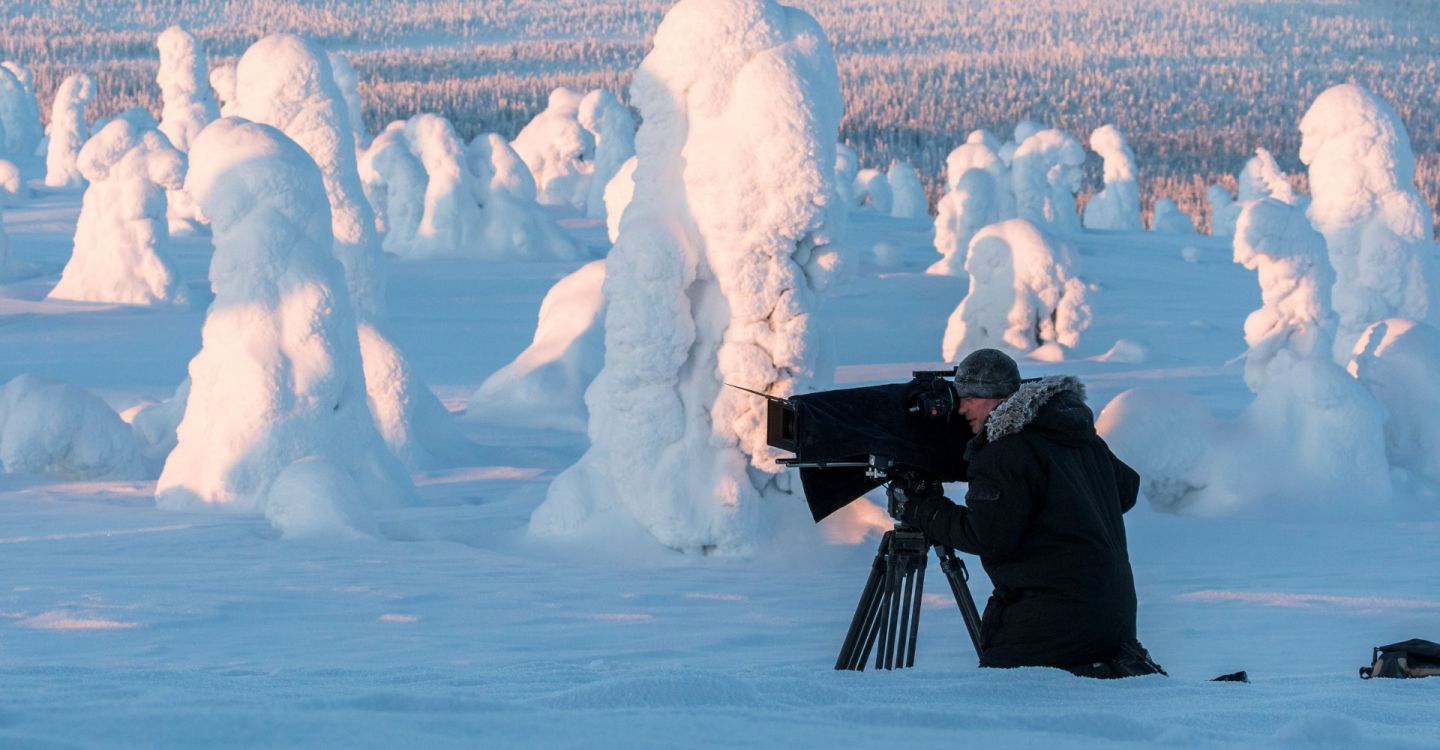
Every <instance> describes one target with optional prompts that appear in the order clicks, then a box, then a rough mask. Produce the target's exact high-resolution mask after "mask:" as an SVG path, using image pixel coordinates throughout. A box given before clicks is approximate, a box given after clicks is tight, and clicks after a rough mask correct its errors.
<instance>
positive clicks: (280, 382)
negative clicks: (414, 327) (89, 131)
mask: <svg viewBox="0 0 1440 750" xmlns="http://www.w3.org/2000/svg"><path fill="white" fill-rule="evenodd" d="M245 67H246V66H245V64H244V62H243V61H242V64H241V80H242V86H243V84H244V80H245ZM346 133H347V135H348V131H346ZM186 189H187V190H188V191H189V192H190V193H191V195H193V196H195V198H196V200H198V201H199V202H200V206H201V209H202V211H203V212H204V214H205V216H206V217H208V218H209V219H210V222H211V227H212V229H213V231H214V244H215V254H214V256H213V257H212V259H211V263H210V280H211V284H212V286H213V289H214V292H215V300H214V302H213V303H212V304H211V306H210V311H209V314H208V315H207V316H206V319H205V326H204V329H203V331H202V341H203V344H202V348H201V350H200V352H199V354H197V355H195V358H194V359H193V360H191V361H190V380H191V387H190V394H189V398H188V399H187V403H186V406H185V417H184V419H183V421H181V423H180V426H179V428H178V430H177V444H176V446H175V449H174V450H173V451H172V452H171V453H170V455H169V457H168V458H167V460H166V461H165V468H164V470H163V471H162V472H161V476H160V481H159V483H158V485H157V489H156V502H157V503H158V504H159V505H160V506H162V507H166V508H178V509H185V508H199V507H206V506H216V507H224V508H227V509H230V510H233V511H237V512H247V513H261V512H263V511H264V509H265V504H266V501H267V493H268V492H269V490H270V487H271V484H272V483H274V482H275V480H276V479H277V477H279V476H280V475H281V473H282V472H283V471H285V470H286V468H287V467H289V466H290V465H291V464H293V463H295V462H296V461H298V460H300V459H302V458H306V457H310V456H318V457H322V458H324V459H326V460H327V461H329V462H331V463H332V464H333V465H334V466H336V467H339V469H340V470H341V471H343V472H345V473H346V474H347V475H348V476H349V477H350V478H351V480H352V481H353V483H354V486H355V487H356V488H357V489H356V492H357V494H356V497H357V498H358V502H361V503H362V504H363V505H364V506H366V507H372V508H373V507H379V506H384V505H394V504H397V503H400V502H404V501H407V500H409V499H410V497H411V488H410V480H409V477H408V475H407V474H406V473H405V471H404V468H403V467H402V466H401V465H400V462H399V461H397V460H396V459H395V456H394V455H393V454H391V452H390V451H389V449H388V448H387V447H386V445H385V443H384V441H383V440H381V438H380V435H379V434H378V433H377V432H376V429H375V421H374V419H373V418H372V416H371V414H370V409H369V408H368V406H367V403H366V397H365V393H366V391H365V374H364V371H363V370H362V366H361V360H360V343H359V341H358V340H357V335H356V322H355V318H354V312H353V311H352V308H351V306H350V301H349V299H348V297H347V295H346V291H345V284H344V276H343V270H342V269H341V267H340V265H339V264H338V263H337V262H336V261H335V258H334V256H332V255H331V254H330V247H331V235H330V223H331V222H330V211H329V200H328V197H327V195H326V190H325V183H324V180H323V177H322V176H321V173H320V172H319V170H318V169H317V168H316V166H315V163H314V161H312V160H311V158H310V157H309V155H308V154H306V152H305V151H304V150H303V149H302V148H301V147H300V146H299V145H297V144H296V143H295V142H294V141H291V140H290V139H289V138H286V137H285V135H284V134H283V133H281V132H279V131H278V130H276V129H274V128H271V127H269V126H266V125H260V124H256V123H251V122H247V121H245V120H241V119H238V118H225V119H221V120H217V121H216V122H214V123H212V124H211V125H209V126H208V127H206V128H205V130H203V131H201V133H200V135H199V136H198V137H197V138H196V139H195V142H194V143H193V144H192V148H191V168H190V173H189V175H188V177H187V180H186Z"/></svg>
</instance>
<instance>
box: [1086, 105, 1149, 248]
mask: <svg viewBox="0 0 1440 750" xmlns="http://www.w3.org/2000/svg"><path fill="white" fill-rule="evenodd" d="M1090 149H1091V150H1093V151H1094V152H1095V153H1097V154H1099V155H1100V158H1101V159H1103V160H1104V162H1105V188H1104V189H1103V190H1101V191H1100V192H1099V193H1096V194H1095V195H1094V197H1092V198H1091V199H1090V202H1088V203H1086V204H1085V222H1084V223H1085V228H1086V229H1116V230H1128V231H1134V230H1137V229H1139V228H1140V184H1139V182H1138V181H1137V175H1138V174H1139V172H1138V170H1137V169H1136V168H1135V152H1134V151H1131V150H1130V145H1129V144H1127V143H1126V142H1125V136H1124V135H1121V133H1120V131H1119V130H1118V129H1117V128H1116V127H1115V126H1114V125H1102V126H1101V127H1099V128H1097V129H1096V130H1095V132H1093V133H1091V134H1090Z"/></svg>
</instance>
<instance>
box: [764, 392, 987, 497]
mask: <svg viewBox="0 0 1440 750" xmlns="http://www.w3.org/2000/svg"><path fill="white" fill-rule="evenodd" d="M953 375H954V372H953V371H951V370H923V371H918V372H916V373H914V378H913V379H912V380H910V381H909V382H908V383H894V384H887V385H877V386H868V387H862V388H843V389H837V390H831V391H819V392H816V393H806V394H802V395H798V396H792V397H790V398H788V399H781V398H775V397H767V398H768V399H769V407H768V412H767V414H766V428H767V429H766V442H767V443H769V444H770V446H771V447H774V448H777V449H779V450H783V451H788V452H790V453H793V454H795V455H794V457H793V458H785V459H780V463H781V464H782V465H784V466H789V467H794V468H798V469H799V470H800V483H801V486H802V488H803V489H804V492H805V500H806V502H807V503H808V504H809V506H810V513H811V515H812V516H813V517H814V519H815V520H816V521H817V522H818V521H820V520H821V519H824V518H825V517H826V516H829V515H830V514H831V513H834V512H835V511H837V510H839V509H840V508H842V507H844V506H846V505H848V504H849V503H851V502H852V501H854V500H856V499H857V498H859V497H860V496H861V495H864V494H865V493H866V492H869V491H870V490H872V489H874V488H875V487H878V486H880V485H881V484H885V483H887V482H892V481H903V482H905V483H906V484H907V486H909V485H911V484H912V483H927V484H928V483H935V484H938V483H941V482H955V481H963V480H964V479H965V478H966V477H965V475H966V472H967V471H968V466H967V464H966V461H965V458H964V456H965V444H966V443H968V442H970V439H971V438H973V437H974V434H973V433H972V432H971V431H970V427H969V425H968V424H967V423H966V422H965V420H963V419H959V418H957V417H956V415H955V409H956V406H957V405H958V403H959V399H958V398H956V396H955V389H954V385H953V383H952V382H951V381H950V380H948V379H947V378H949V377H951V376H953Z"/></svg>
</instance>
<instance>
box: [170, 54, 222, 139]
mask: <svg viewBox="0 0 1440 750" xmlns="http://www.w3.org/2000/svg"><path fill="white" fill-rule="evenodd" d="M155 46H156V47H159V49H160V68H159V71H158V72H157V73H156V74H155V83H157V84H159V85H160V96H161V98H162V100H163V101H164V103H165V106H164V108H163V109H162V110H161V112H160V132H162V133H164V134H165V137H166V138H169V139H170V145H172V146H174V147H175V148H176V149H177V150H179V151H181V152H185V151H189V150H190V141H191V140H193V139H194V138H195V136H196V135H197V134H198V133H199V132H200V130H201V129H203V128H204V127H205V126H206V125H208V124H210V122H211V121H212V120H214V119H215V118H217V117H219V116H220V107H219V106H218V105H217V104H216V103H215V97H214V95H213V94H211V93H210V84H209V81H208V79H207V76H206V73H205V48H204V47H202V46H201V44H200V41H199V40H198V39H196V38H195V36H194V35H193V34H191V33H190V32H188V31H186V30H184V29H182V28H180V27H179V26H171V27H170V28H168V29H166V30H165V31H163V32H161V33H160V37H159V38H158V39H157V40H156V42H155Z"/></svg>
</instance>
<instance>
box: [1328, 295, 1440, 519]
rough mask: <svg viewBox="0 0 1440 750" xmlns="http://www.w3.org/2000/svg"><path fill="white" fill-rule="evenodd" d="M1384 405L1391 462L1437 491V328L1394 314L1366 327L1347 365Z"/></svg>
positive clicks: (1439, 399) (1439, 423) (1439, 344)
mask: <svg viewBox="0 0 1440 750" xmlns="http://www.w3.org/2000/svg"><path fill="white" fill-rule="evenodd" d="M1348 369H1349V371H1350V374H1351V375H1353V376H1355V378H1356V379H1357V380H1359V381H1360V383H1361V384H1363V385H1364V386H1365V388H1366V389H1368V390H1369V391H1370V392H1371V393H1373V394H1374V395H1375V397H1376V398H1378V399H1379V400H1380V402H1381V403H1382V404H1384V405H1385V411H1386V412H1387V414H1388V415H1389V418H1388V419H1386V420H1385V453H1386V455H1387V456H1388V457H1389V459H1390V464H1391V465H1392V466H1395V467H1397V468H1400V469H1402V470H1404V471H1406V472H1409V473H1411V474H1413V475H1415V476H1418V477H1419V478H1421V479H1423V480H1424V481H1426V482H1429V484H1430V488H1429V489H1430V491H1431V493H1432V496H1433V494H1434V493H1436V492H1440V420H1437V419H1436V418H1435V415H1437V414H1440V378H1436V377H1435V373H1437V372H1440V330H1436V329H1435V328H1433V327H1431V326H1428V325H1425V324H1424V323H1416V322H1415V321H1413V320H1403V319H1399V318H1392V319H1390V320H1383V321H1380V322H1379V323H1376V324H1374V325H1372V326H1370V327H1369V328H1367V329H1365V333H1364V334H1362V335H1361V336H1360V340H1359V341H1358V342H1357V343H1356V345H1355V354H1354V358H1353V359H1351V360H1350V364H1349V368H1348Z"/></svg>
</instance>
